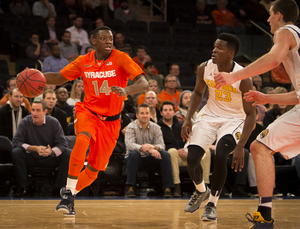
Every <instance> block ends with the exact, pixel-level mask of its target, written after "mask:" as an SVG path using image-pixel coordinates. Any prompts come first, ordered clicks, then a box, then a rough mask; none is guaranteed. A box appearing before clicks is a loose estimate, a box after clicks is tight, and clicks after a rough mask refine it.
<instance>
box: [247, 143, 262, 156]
mask: <svg viewBox="0 0 300 229" xmlns="http://www.w3.org/2000/svg"><path fill="white" fill-rule="evenodd" d="M263 147H264V145H263V144H262V143H260V142H258V141H253V142H252V143H251V145H250V152H251V154H252V156H253V157H255V156H257V155H259V154H260V153H261V152H262V151H263V150H262V148H263Z"/></svg>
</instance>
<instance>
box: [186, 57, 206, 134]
mask: <svg viewBox="0 0 300 229" xmlns="http://www.w3.org/2000/svg"><path fill="white" fill-rule="evenodd" d="M205 64H206V62H203V63H202V64H200V65H199V66H198V67H197V80H196V86H195V89H194V91H193V93H192V96H191V102H190V105H189V108H188V111H187V115H186V118H185V121H184V124H183V125H182V128H181V137H182V139H183V140H187V139H188V138H189V133H190V134H191V131H192V122H191V119H192V117H193V115H194V114H195V111H196V110H197V108H198V107H199V104H200V103H201V101H202V97H203V94H204V93H205V88H206V83H205V82H204V80H203V77H204V69H205ZM187 129H189V133H188V131H187Z"/></svg>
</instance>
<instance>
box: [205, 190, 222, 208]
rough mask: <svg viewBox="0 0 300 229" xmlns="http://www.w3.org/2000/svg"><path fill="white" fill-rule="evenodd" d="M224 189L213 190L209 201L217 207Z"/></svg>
mask: <svg viewBox="0 0 300 229" xmlns="http://www.w3.org/2000/svg"><path fill="white" fill-rule="evenodd" d="M221 192H222V190H213V189H212V190H211V192H210V195H209V199H208V203H213V204H214V206H215V207H217V202H218V200H219V197H220V195H221Z"/></svg>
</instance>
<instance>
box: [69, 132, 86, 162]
mask: <svg viewBox="0 0 300 229" xmlns="http://www.w3.org/2000/svg"><path fill="white" fill-rule="evenodd" d="M89 145H90V138H89V137H88V136H87V135H85V134H78V135H77V137H76V141H75V145H74V148H73V151H72V154H71V157H73V158H74V159H75V160H77V161H82V160H85V156H86V151H87V150H88V148H89Z"/></svg>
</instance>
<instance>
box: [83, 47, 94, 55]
mask: <svg viewBox="0 0 300 229" xmlns="http://www.w3.org/2000/svg"><path fill="white" fill-rule="evenodd" d="M93 50H95V47H94V46H89V47H86V49H85V53H84V54H88V53H90V52H91V51H93Z"/></svg>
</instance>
